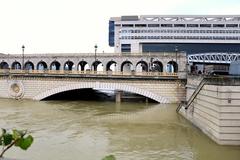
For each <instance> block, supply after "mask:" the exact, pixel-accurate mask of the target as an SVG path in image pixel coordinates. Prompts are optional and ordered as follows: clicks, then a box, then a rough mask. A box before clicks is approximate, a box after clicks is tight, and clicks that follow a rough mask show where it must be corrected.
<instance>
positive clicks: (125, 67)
mask: <svg viewBox="0 0 240 160" xmlns="http://www.w3.org/2000/svg"><path fill="white" fill-rule="evenodd" d="M133 70H134V69H133V64H132V62H130V61H128V60H126V61H124V62H123V63H122V65H121V72H131V71H133Z"/></svg>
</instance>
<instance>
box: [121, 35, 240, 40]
mask: <svg viewBox="0 0 240 160" xmlns="http://www.w3.org/2000/svg"><path fill="white" fill-rule="evenodd" d="M120 39H201V40H240V37H234V36H122V37H120Z"/></svg>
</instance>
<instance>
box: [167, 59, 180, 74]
mask: <svg viewBox="0 0 240 160" xmlns="http://www.w3.org/2000/svg"><path fill="white" fill-rule="evenodd" d="M167 72H168V73H177V72H178V64H177V63H176V62H175V61H170V62H168V63H167Z"/></svg>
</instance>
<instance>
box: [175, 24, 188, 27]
mask: <svg viewBox="0 0 240 160" xmlns="http://www.w3.org/2000/svg"><path fill="white" fill-rule="evenodd" d="M185 26H186V25H185V24H174V27H185Z"/></svg>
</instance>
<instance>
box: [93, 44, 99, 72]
mask: <svg viewBox="0 0 240 160" xmlns="http://www.w3.org/2000/svg"><path fill="white" fill-rule="evenodd" d="M97 48H98V46H97V44H95V46H94V49H95V55H94V60H95V62H94V70H97V62H96V60H97Z"/></svg>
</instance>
